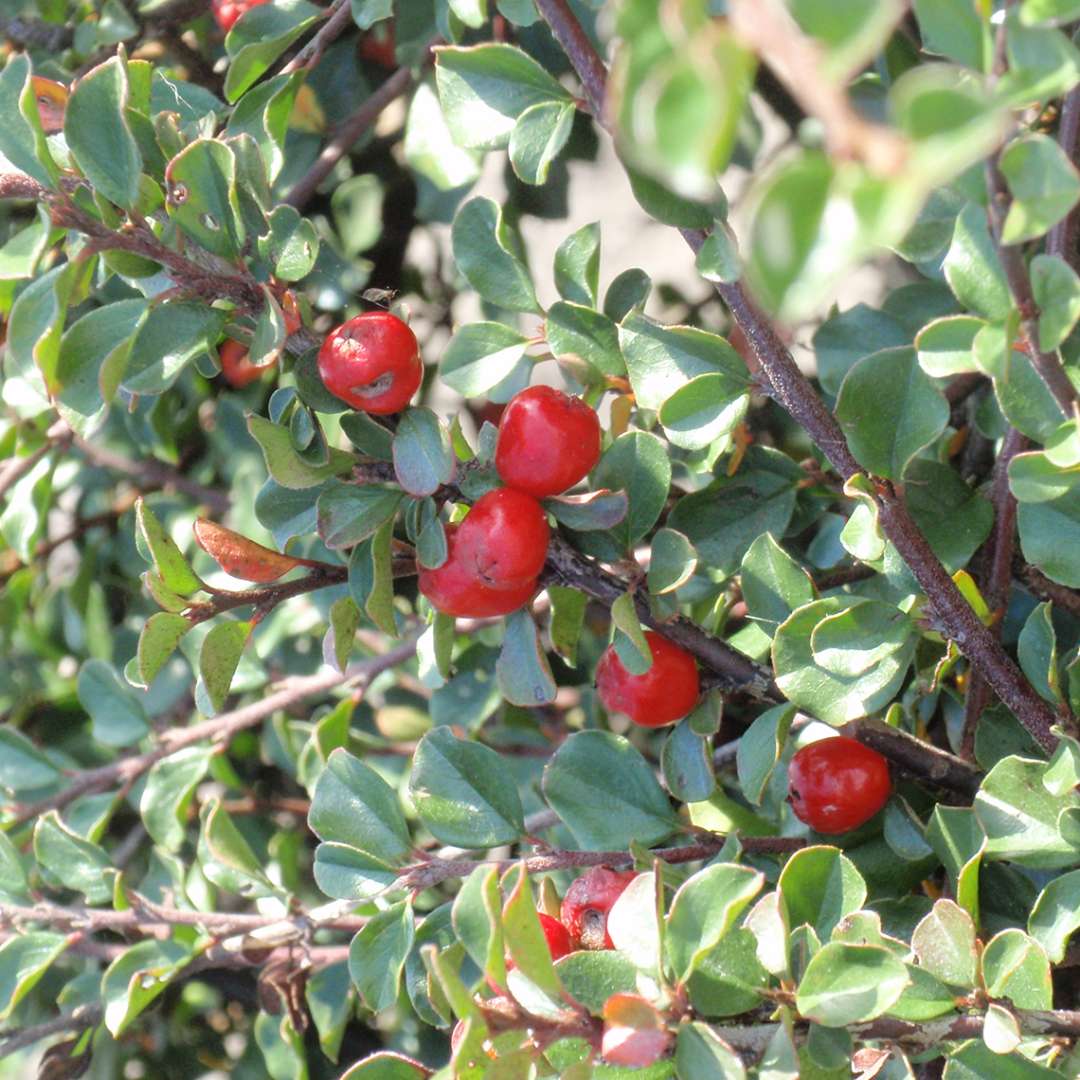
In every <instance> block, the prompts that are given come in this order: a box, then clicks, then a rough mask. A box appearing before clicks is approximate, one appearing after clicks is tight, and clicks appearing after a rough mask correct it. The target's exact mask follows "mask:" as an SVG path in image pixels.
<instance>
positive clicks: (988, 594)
mask: <svg viewBox="0 0 1080 1080" xmlns="http://www.w3.org/2000/svg"><path fill="white" fill-rule="evenodd" d="M1026 446H1027V439H1026V438H1025V437H1024V436H1023V435H1021V434H1020V432H1018V431H1017V430H1016V428H1013V427H1010V428H1009V429H1008V430H1007V431H1006V432H1005V438H1004V439H1003V440H1002V443H1001V452H1000V453H999V454H998V458H997V461H996V462H995V463H994V481H993V484H992V486H991V493H990V501H991V502H992V504H993V507H994V529H993V532H992V533H991V534H990V537H989V538H988V540H987V541H986V544H985V545H984V551H983V555H984V558H985V562H986V577H985V580H984V581H983V582H982V592H983V599H984V600H985V601H986V605H987V607H989V609H990V611H991V613H992V615H993V616H994V621H993V624H992V625H991V632H992V633H994V634H995V635H996V636H997V637H998V638H1000V637H1001V624H1002V621H1003V620H1004V618H1005V608H1006V607H1007V606H1008V602H1009V589H1010V587H1011V586H1012V566H1013V554H1014V553H1015V551H1016V499H1015V497H1014V496H1013V493H1012V491H1011V490H1010V488H1009V463H1010V462H1011V461H1012V459H1013V458H1014V457H1015V456H1016V455H1017V454H1019V453H1022V452H1023V450H1024V449H1025V448H1026ZM991 696H992V691H991V689H990V686H989V684H988V683H987V681H986V679H984V678H983V676H982V674H981V673H980V672H978V671H974V670H973V671H972V672H971V678H970V679H969V681H968V688H967V696H966V697H965V699H964V730H963V735H962V737H961V742H960V754H961V756H962V757H964V758H967V759H968V760H969V761H971V760H973V759H974V757H975V732H976V729H977V728H978V726H979V718H980V717H981V716H982V714H983V712H984V710H985V709H986V707H987V706H988V705H989V704H990V699H991Z"/></svg>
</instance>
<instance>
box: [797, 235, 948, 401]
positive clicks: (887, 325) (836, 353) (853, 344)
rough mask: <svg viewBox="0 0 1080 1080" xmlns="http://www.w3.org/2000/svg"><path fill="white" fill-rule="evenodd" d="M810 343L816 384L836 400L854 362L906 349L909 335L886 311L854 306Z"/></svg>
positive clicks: (829, 321) (833, 318)
mask: <svg viewBox="0 0 1080 1080" xmlns="http://www.w3.org/2000/svg"><path fill="white" fill-rule="evenodd" d="M953 216H954V217H955V214H954V215H953ZM949 234H950V236H951V235H952V218H950V219H949ZM813 342H814V356H815V357H816V358H817V367H818V380H819V381H820V382H821V386H822V389H823V390H824V391H825V392H826V393H827V394H830V395H832V396H833V397H835V396H836V394H837V393H839V391H840V384H841V383H842V382H843V380H844V376H845V375H846V374H847V373H848V371H849V370H850V369H851V367H852V366H853V365H854V364H855V362H856V361H857V360H861V359H862V358H863V357H864V356H868V355H869V354H870V353H875V352H879V351H880V350H882V349H891V348H895V347H897V346H900V345H909V344H910V343H911V334H910V333H909V332H908V331H906V330H905V329H904V327H903V326H902V325H901V323H900V321H899V320H898V319H896V318H895V317H893V316H892V315H890V314H889V313H888V312H887V311H880V310H878V309H877V308H872V307H868V306H867V305H866V304H856V305H855V306H854V307H852V308H849V309H848V310H847V311H842V312H839V313H837V314H835V315H832V316H830V317H829V318H828V319H826V320H825V321H824V322H823V323H822V324H821V325H820V326H819V327H818V328H817V330H816V331H815V332H814V338H813Z"/></svg>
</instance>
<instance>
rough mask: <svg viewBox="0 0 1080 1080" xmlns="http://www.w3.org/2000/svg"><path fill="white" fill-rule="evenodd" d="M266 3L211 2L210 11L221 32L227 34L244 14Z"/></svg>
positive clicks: (253, 0)
mask: <svg viewBox="0 0 1080 1080" xmlns="http://www.w3.org/2000/svg"><path fill="white" fill-rule="evenodd" d="M265 3H266V0H210V10H211V11H212V12H213V14H214V21H215V22H216V23H217V24H218V26H220V27H221V32H222V33H223V34H227V33H228V32H229V31H230V30H231V29H232V28H233V24H234V23H235V22H236V20H237V19H239V18H240V16H241V15H243V14H244V12H246V11H248V10H249V9H250V8H253V7H258V6H259V5H260V4H265Z"/></svg>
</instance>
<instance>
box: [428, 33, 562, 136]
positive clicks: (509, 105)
mask: <svg viewBox="0 0 1080 1080" xmlns="http://www.w3.org/2000/svg"><path fill="white" fill-rule="evenodd" d="M435 83H436V86H437V87H438V90H439V100H440V102H441V103H442V108H443V114H444V115H445V117H446V124H447V126H448V127H449V129H450V132H451V134H452V135H453V137H454V141H455V142H456V143H457V144H458V145H459V146H465V147H470V148H472V149H476V150H498V149H501V148H502V147H505V146H507V145H508V143H509V141H510V137H511V134H512V132H513V130H514V127H515V125H516V123H517V119H518V117H519V116H521V114H522V113H524V112H525V110H526V109H528V108H530V107H531V106H533V105H538V104H541V103H545V102H549V103H550V102H556V103H565V104H570V103H571V98H570V95H569V94H568V93H567V91H566V90H565V89H564V88H563V87H562V86H561V85H560V84H559V83H558V82H556V81H555V80H554V79H553V78H552V77H551V76H550V75H549V74H548V73H547V71H545V70H544V68H542V67H541V66H540V65H539V64H538V63H537V62H536V61H535V60H533V59H532V57H530V56H528V55H527V54H526V53H524V52H522V51H521V50H520V49H517V48H515V47H513V46H512V45H499V44H489V45H476V46H473V47H471V48H457V47H452V46H445V47H443V48H440V49H436V50H435Z"/></svg>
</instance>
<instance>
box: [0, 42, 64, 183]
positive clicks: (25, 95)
mask: <svg viewBox="0 0 1080 1080" xmlns="http://www.w3.org/2000/svg"><path fill="white" fill-rule="evenodd" d="M30 79H31V67H30V56H29V54H28V53H25V52H20V53H13V54H12V55H11V56H10V57H9V58H8V62H7V64H6V66H5V67H4V70H3V71H0V109H2V110H3V116H4V123H3V124H0V154H2V155H3V156H4V157H5V158H7V159H8V161H10V162H11V164H12V165H13V166H14V167H15V169H17V170H18V171H19V172H23V173H26V175H27V176H31V177H33V178H34V179H35V180H37V181H38V183H40V184H44V185H45V186H46V187H52V186H53V183H54V181H55V180H56V178H57V176H58V170H57V168H56V164H55V162H54V161H53V159H52V155H51V154H50V153H49V148H48V144H47V143H46V141H45V134H44V132H43V131H42V130H41V120H40V118H39V116H38V109H37V102H36V101H35V100H34V97H35V94H34V88H33V83H32V82H31V81H30Z"/></svg>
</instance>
